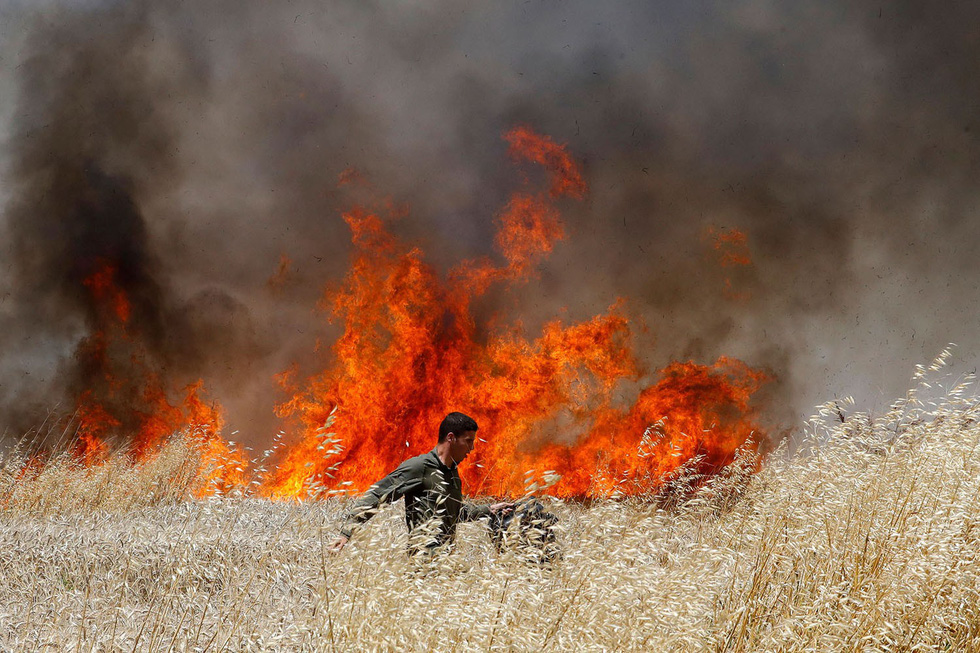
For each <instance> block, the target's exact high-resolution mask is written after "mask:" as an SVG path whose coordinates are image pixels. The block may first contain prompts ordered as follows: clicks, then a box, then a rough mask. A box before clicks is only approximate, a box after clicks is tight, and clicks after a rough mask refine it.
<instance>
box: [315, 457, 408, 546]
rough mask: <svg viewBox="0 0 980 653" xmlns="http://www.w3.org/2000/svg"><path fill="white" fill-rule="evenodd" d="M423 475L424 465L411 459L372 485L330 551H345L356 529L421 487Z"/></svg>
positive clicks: (349, 517) (355, 507) (359, 501)
mask: <svg viewBox="0 0 980 653" xmlns="http://www.w3.org/2000/svg"><path fill="white" fill-rule="evenodd" d="M422 474H423V470H422V465H421V464H418V463H417V462H416V461H415V459H409V460H406V461H405V462H403V463H402V464H401V465H399V466H398V468H397V469H395V471H393V472H391V473H390V474H388V475H387V476H385V477H384V478H383V479H381V480H380V481H378V482H377V483H375V484H374V485H372V486H371V489H369V490H368V491H367V492H365V493H364V494H363V495H362V496H361V498H359V499H358V500H357V501H356V502H355V503H354V506H353V507H352V508H351V510H350V512H349V513H348V514H347V518H346V519H345V520H344V525H343V526H342V527H341V529H340V537H338V538H337V539H336V540H334V542H333V543H332V544H331V545H330V550H331V551H334V552H337V551H340V550H341V549H343V548H344V546H345V545H346V544H347V542H348V541H349V540H350V538H351V534H352V533H353V531H354V529H355V528H356V527H357V526H359V525H360V524H363V523H364V522H366V521H367V520H369V519H371V518H372V517H374V515H376V514H377V512H378V510H379V509H380V508H381V506H383V505H384V504H386V503H391V502H393V501H398V500H399V499H401V498H402V497H403V496H405V494H406V493H408V492H411V491H412V490H414V489H415V488H417V487H418V486H419V485H421V484H422Z"/></svg>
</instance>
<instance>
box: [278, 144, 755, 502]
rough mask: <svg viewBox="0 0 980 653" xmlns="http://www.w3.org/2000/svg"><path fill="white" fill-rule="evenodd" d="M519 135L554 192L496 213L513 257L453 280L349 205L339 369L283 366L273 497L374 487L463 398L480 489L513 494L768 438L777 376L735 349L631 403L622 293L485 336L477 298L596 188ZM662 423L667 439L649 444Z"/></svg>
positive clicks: (513, 272) (577, 487)
mask: <svg viewBox="0 0 980 653" xmlns="http://www.w3.org/2000/svg"><path fill="white" fill-rule="evenodd" d="M506 139H507V141H508V142H509V143H510V145H511V154H512V155H513V157H514V158H515V159H517V160H527V161H531V162H533V163H536V164H539V165H542V166H544V167H545V169H546V171H547V173H548V175H549V190H548V192H547V193H533V192H529V191H522V192H519V193H516V194H515V195H514V196H513V197H512V199H511V200H510V202H509V203H508V204H507V205H506V206H505V207H504V209H503V210H502V212H501V213H500V215H499V216H498V221H497V222H498V233H497V237H496V240H495V245H496V248H497V250H498V251H499V252H500V254H501V256H502V258H503V260H504V263H503V264H502V265H497V264H495V263H493V262H492V261H490V260H480V261H466V262H464V263H462V264H461V265H459V266H458V267H457V268H455V269H454V270H452V271H451V272H450V274H449V276H448V278H447V279H442V278H440V277H439V275H438V274H437V273H436V272H435V271H434V270H433V269H432V268H431V267H430V266H429V265H427V264H426V263H425V262H424V260H423V254H422V252H421V250H420V249H419V248H417V247H411V246H408V245H406V244H404V243H402V242H399V241H398V240H397V239H396V238H394V237H393V236H392V235H391V234H390V233H388V231H387V230H386V229H385V226H384V222H383V220H382V219H381V218H380V217H379V216H378V215H375V214H373V213H371V212H369V211H367V210H365V209H354V210H352V211H350V212H348V213H347V214H345V215H344V219H345V220H346V222H347V224H348V225H349V226H350V228H351V231H352V234H353V244H354V248H355V253H354V258H353V261H352V265H351V268H350V271H349V273H348V274H347V276H346V278H345V280H344V282H343V284H342V285H341V286H340V287H339V288H336V289H333V290H329V291H328V292H327V294H326V295H325V297H324V299H323V302H322V306H323V308H324V309H325V310H327V311H328V312H329V313H330V314H331V316H332V319H333V320H336V321H337V322H339V323H341V324H342V325H343V328H344V331H343V335H342V336H341V337H340V338H339V340H338V341H337V342H336V343H335V344H334V346H333V354H334V360H333V363H332V365H331V366H330V367H329V368H328V369H326V370H324V371H323V372H321V373H319V374H316V375H314V376H313V377H311V378H310V379H308V380H307V381H306V382H305V383H302V384H297V382H296V380H295V370H291V371H290V372H288V373H284V374H283V375H281V377H280V382H281V383H282V385H283V387H284V388H285V389H286V390H287V391H289V392H291V393H292V396H290V397H289V398H288V399H287V400H286V401H284V402H283V403H282V404H281V405H280V406H278V408H277V411H278V413H279V415H280V416H282V417H285V418H289V419H294V420H297V421H298V422H299V424H300V425H301V433H300V436H299V438H298V439H297V440H296V441H295V442H294V443H293V444H291V445H290V446H289V447H288V448H287V450H286V452H285V455H284V456H283V459H282V461H281V463H280V465H279V467H278V469H277V471H276V472H275V473H274V474H273V476H272V477H271V478H270V479H269V481H268V482H267V485H266V487H265V490H266V492H267V493H268V494H269V495H271V496H281V497H294V496H303V495H304V494H306V492H307V488H308V487H309V483H310V482H316V483H321V484H323V485H325V486H327V487H342V488H343V487H347V488H350V489H352V490H356V491H361V490H364V489H366V488H367V487H368V486H370V485H371V483H373V482H374V481H376V480H377V479H379V478H381V476H383V475H384V474H386V473H387V472H389V471H391V470H392V469H393V468H394V467H395V466H396V465H397V464H398V463H399V462H400V461H401V460H403V459H404V458H406V457H408V456H412V455H417V454H420V453H424V452H425V451H427V450H429V449H431V448H432V447H433V446H434V445H435V434H436V432H437V428H438V424H439V422H440V421H441V419H442V418H443V416H444V415H445V414H446V413H447V412H449V411H452V410H461V411H463V412H466V413H468V414H470V415H472V416H473V417H474V418H476V419H477V421H478V422H479V423H480V425H481V429H480V435H481V436H482V437H483V438H484V439H485V442H483V443H481V444H480V445H479V446H478V447H477V450H476V452H475V454H474V458H475V459H476V460H475V464H473V463H472V462H471V463H469V464H467V465H464V466H463V468H461V473H462V475H463V477H464V479H465V480H466V482H467V484H468V487H469V488H470V489H471V491H477V492H479V491H483V492H493V493H497V494H506V495H518V494H521V493H522V492H523V491H524V489H525V471H526V470H529V469H536V470H538V471H540V472H544V471H546V470H552V471H554V472H557V473H558V474H560V475H561V480H560V482H558V484H557V485H556V486H555V487H554V488H553V490H552V491H553V492H556V493H558V494H560V495H563V496H588V495H597V494H605V493H608V492H609V491H610V489H611V488H612V487H613V485H615V481H602V480H601V479H600V478H599V477H598V476H597V471H598V470H600V469H602V470H605V477H607V478H612V479H618V478H624V477H626V476H633V477H635V476H638V475H644V474H646V475H648V476H650V477H651V478H653V479H654V480H653V481H651V482H652V483H656V479H658V478H661V477H662V476H663V475H664V474H667V473H668V472H670V471H671V470H674V469H676V468H677V467H678V466H680V465H681V464H683V463H684V462H686V461H688V460H690V459H691V458H693V457H695V456H699V457H700V456H703V462H702V465H703V466H704V468H705V469H706V470H710V469H711V468H713V467H718V466H720V465H724V464H726V463H727V462H729V461H730V460H731V459H732V457H733V456H734V454H735V451H736V450H737V449H738V447H739V446H741V445H743V444H745V443H746V442H747V441H749V440H750V439H751V440H754V441H755V442H759V441H760V440H761V439H762V438H763V436H762V434H761V432H760V431H759V429H758V427H757V426H756V425H755V424H754V421H753V420H754V417H755V413H754V410H753V408H752V406H751V403H750V399H751V397H752V395H753V394H754V393H755V392H756V390H757V389H758V388H759V386H760V385H761V384H762V383H763V382H764V381H765V380H766V378H765V375H764V374H763V373H761V372H759V371H757V370H752V369H750V368H749V367H747V366H746V365H745V364H744V363H741V362H739V361H735V360H731V359H720V360H719V361H717V362H716V363H715V364H714V365H711V366H702V365H697V364H694V363H673V364H671V365H669V366H668V367H666V368H665V369H664V370H662V371H661V372H660V375H659V379H658V381H657V382H656V383H655V384H654V385H652V386H649V387H646V388H644V389H642V390H639V391H638V395H637V398H636V400H635V402H634V403H633V405H632V406H620V405H619V404H620V403H622V401H621V399H620V398H619V395H620V394H622V393H624V392H628V391H629V388H630V387H632V386H635V385H636V384H637V383H638V382H639V381H640V380H641V378H642V377H643V370H642V369H641V366H640V364H639V362H638V360H637V357H636V355H635V353H634V351H633V340H634V335H633V332H632V330H631V328H630V324H629V320H628V319H627V316H626V311H625V308H624V307H625V301H624V300H619V301H617V302H616V303H615V304H614V305H613V306H612V307H611V308H610V309H609V311H608V312H607V313H605V314H602V315H598V316H596V317H594V318H593V319H592V320H589V321H587V322H584V323H581V324H572V325H564V324H562V323H560V322H558V321H555V322H551V323H549V324H547V325H546V326H545V327H544V329H543V332H542V334H541V335H540V336H539V337H538V338H536V339H533V340H528V339H526V338H525V337H524V336H523V334H522V333H521V329H520V328H518V327H515V328H512V329H509V330H499V329H498V330H496V331H494V332H492V333H487V332H488V328H486V327H485V326H483V325H477V323H476V321H475V318H474V316H473V314H472V311H471V309H470V306H471V303H472V301H473V300H474V299H476V298H478V297H479V296H480V295H482V294H483V293H485V292H486V290H487V289H488V288H489V287H490V286H491V285H492V284H495V283H508V284H513V283H518V282H521V281H523V280H525V279H526V278H527V277H528V275H530V274H532V273H533V272H534V265H535V264H536V263H537V262H538V261H540V260H541V259H542V258H543V257H544V256H545V255H546V254H547V253H548V252H550V251H551V249H552V248H553V246H554V243H555V242H556V241H557V240H559V239H561V238H563V236H564V229H563V227H562V224H561V219H560V215H559V212H558V209H557V207H556V206H555V201H556V200H558V199H559V198H561V197H566V196H567V197H573V198H577V197H581V196H583V195H584V193H585V190H586V187H585V183H584V181H583V180H582V176H581V172H580V171H579V168H578V166H577V164H576V163H575V162H574V160H572V158H571V157H570V156H569V155H568V154H567V152H566V151H565V150H564V148H563V147H562V146H560V145H558V144H557V143H555V142H553V141H552V140H551V139H549V138H547V137H544V136H539V135H537V134H535V133H534V132H532V131H531V130H529V129H528V128H525V127H521V128H518V129H514V130H512V131H510V132H509V133H508V134H507V135H506ZM634 392H637V391H636V390H634ZM335 406H337V407H339V411H338V419H337V423H336V425H335V429H334V430H335V431H336V435H337V436H338V437H339V439H340V442H341V445H342V447H343V448H342V450H341V451H340V452H339V453H337V452H336V451H333V452H331V454H330V455H327V452H326V447H325V443H324V441H323V433H322V431H321V427H322V426H323V425H324V424H325V423H326V422H327V420H328V418H329V417H330V415H331V411H332V410H333V409H334V407H335ZM658 422H659V423H660V425H661V427H660V428H661V431H662V432H661V433H660V434H659V437H658V439H657V440H656V442H652V441H648V440H649V438H647V439H646V440H645V439H644V434H645V433H648V428H649V427H651V426H652V425H654V424H657V423H658Z"/></svg>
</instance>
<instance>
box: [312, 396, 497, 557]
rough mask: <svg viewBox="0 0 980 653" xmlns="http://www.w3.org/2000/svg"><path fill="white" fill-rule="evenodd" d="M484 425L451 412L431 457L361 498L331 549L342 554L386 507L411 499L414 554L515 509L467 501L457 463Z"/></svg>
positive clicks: (401, 469)
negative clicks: (459, 528) (467, 525)
mask: <svg viewBox="0 0 980 653" xmlns="http://www.w3.org/2000/svg"><path fill="white" fill-rule="evenodd" d="M477 429H478V427H477V424H476V421H475V420H473V418H472V417H468V416H466V415H464V414H463V413H449V414H448V415H446V417H445V418H444V419H443V420H442V423H441V424H440V425H439V441H438V443H437V444H436V447H435V449H433V450H432V451H430V452H429V453H426V454H422V455H421V456H415V457H414V458H409V459H408V460H406V461H405V462H403V463H402V464H400V465H399V466H398V468H397V469H395V471H393V472H391V473H390V474H388V475H387V476H385V477H384V478H383V479H381V480H380V481H378V482H377V483H375V484H374V485H372V486H371V489H370V490H368V491H367V492H366V493H365V494H364V496H362V497H361V498H360V499H358V500H357V502H356V503H355V504H354V507H353V509H352V510H351V512H350V514H349V515H348V517H347V519H346V521H345V523H344V525H343V527H342V528H341V530H340V537H338V538H337V539H336V540H335V541H334V542H333V544H331V546H330V550H331V551H333V552H334V553H336V552H339V551H340V550H341V549H343V548H344V546H346V545H347V542H348V541H349V540H350V538H351V535H352V533H353V531H354V528H355V527H357V526H358V525H360V524H363V523H364V522H366V521H367V520H369V519H371V517H373V516H374V515H375V514H376V513H377V512H378V509H379V508H380V507H381V506H382V505H383V504H385V503H391V502H394V501H397V500H398V499H401V498H402V497H404V498H405V522H406V524H408V540H409V544H408V546H409V552H410V553H413V554H415V553H427V552H433V551H435V550H436V549H438V548H439V547H441V546H443V545H447V544H451V543H452V542H453V540H454V539H455V537H456V525H457V524H458V523H459V522H462V521H473V520H476V519H480V518H481V517H488V516H490V515H491V514H493V513H498V512H506V511H509V510H510V509H511V508H512V506H513V504H511V503H495V504H493V505H492V506H479V505H476V504H473V503H469V502H466V501H463V486H462V482H461V481H460V478H459V472H458V471H457V470H456V467H457V465H459V463H461V462H463V460H464V459H465V458H466V456H467V455H469V453H470V452H471V451H472V450H473V445H474V443H475V440H476V431H477Z"/></svg>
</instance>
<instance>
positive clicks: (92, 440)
mask: <svg viewBox="0 0 980 653" xmlns="http://www.w3.org/2000/svg"><path fill="white" fill-rule="evenodd" d="M117 274H118V272H117V269H116V266H115V265H114V264H113V263H112V262H111V261H107V260H99V261H98V262H97V265H96V269H95V271H94V272H92V274H90V275H89V276H88V277H86V278H85V280H84V282H83V284H84V286H85V288H87V289H88V292H89V294H90V297H89V299H90V304H91V305H92V307H93V314H94V325H95V327H96V328H95V329H94V330H93V332H92V333H91V334H90V335H89V336H87V337H86V338H84V339H83V340H82V341H81V342H80V343H79V345H78V348H77V349H76V356H77V357H78V358H79V362H80V363H81V369H82V370H83V375H84V378H85V381H86V383H87V387H85V388H84V389H83V390H82V391H81V392H80V393H79V394H78V396H77V397H76V409H75V416H74V419H75V420H77V444H76V454H77V455H78V457H79V459H80V460H82V461H83V462H85V463H86V464H89V465H92V464H97V463H98V462H99V461H100V460H102V459H103V458H104V457H105V456H106V455H107V454H108V453H109V451H110V443H111V442H113V441H117V440H121V441H124V442H125V444H126V446H127V447H128V451H129V453H130V455H131V456H132V457H133V458H134V459H137V460H139V459H143V458H145V457H147V456H149V455H152V454H153V453H154V452H155V451H156V450H158V448H159V446H160V445H162V444H163V443H165V442H166V441H167V440H168V439H169V438H170V437H171V436H172V435H173V434H174V433H177V432H179V431H187V432H188V433H189V436H190V437H191V440H192V441H193V443H194V444H195V446H196V447H197V448H198V450H199V452H200V453H201V454H202V465H204V466H206V467H207V468H208V470H209V471H208V475H209V478H208V479H206V480H207V481H208V486H209V487H211V488H217V489H227V488H229V487H231V486H235V485H242V484H244V482H245V479H244V468H245V467H246V461H245V459H244V456H243V454H242V452H241V451H239V450H236V449H233V448H232V447H231V446H230V445H229V444H228V443H227V442H225V441H224V440H223V439H222V438H221V436H220V435H219V433H220V431H221V428H222V426H223V420H222V417H221V411H220V408H219V407H218V406H216V405H214V404H210V403H208V402H206V401H205V400H204V399H203V398H202V395H203V382H201V381H197V382H196V383H192V384H190V385H187V386H186V387H184V388H183V391H182V392H183V395H184V396H183V401H182V402H173V401H172V400H171V394H172V393H171V392H168V388H167V385H166V384H165V383H164V381H163V380H161V378H160V375H159V374H158V371H157V370H156V369H155V368H154V366H153V364H152V363H151V362H150V360H149V357H148V355H147V352H146V351H145V349H144V347H143V346H142V344H141V341H140V338H139V334H138V332H136V331H134V327H133V325H132V323H131V317H132V309H131V302H130V300H129V298H128V297H127V294H126V292H125V291H124V290H123V289H122V288H120V287H119V285H118V284H117V281H116V279H117ZM218 463H220V464H218ZM239 470H241V471H239Z"/></svg>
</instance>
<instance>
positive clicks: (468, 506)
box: [459, 501, 514, 521]
mask: <svg viewBox="0 0 980 653" xmlns="http://www.w3.org/2000/svg"><path fill="white" fill-rule="evenodd" d="M513 507H514V504H513V503H508V502H506V501H505V502H502V503H495V504H493V505H492V506H482V505H480V504H476V503H470V502H468V501H464V502H463V505H462V507H461V508H460V510H459V520H460V521H475V520H477V519H480V518H481V517H489V516H490V514H491V513H497V512H500V511H503V512H504V513H508V512H510V511H511V510H512V509H513Z"/></svg>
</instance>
